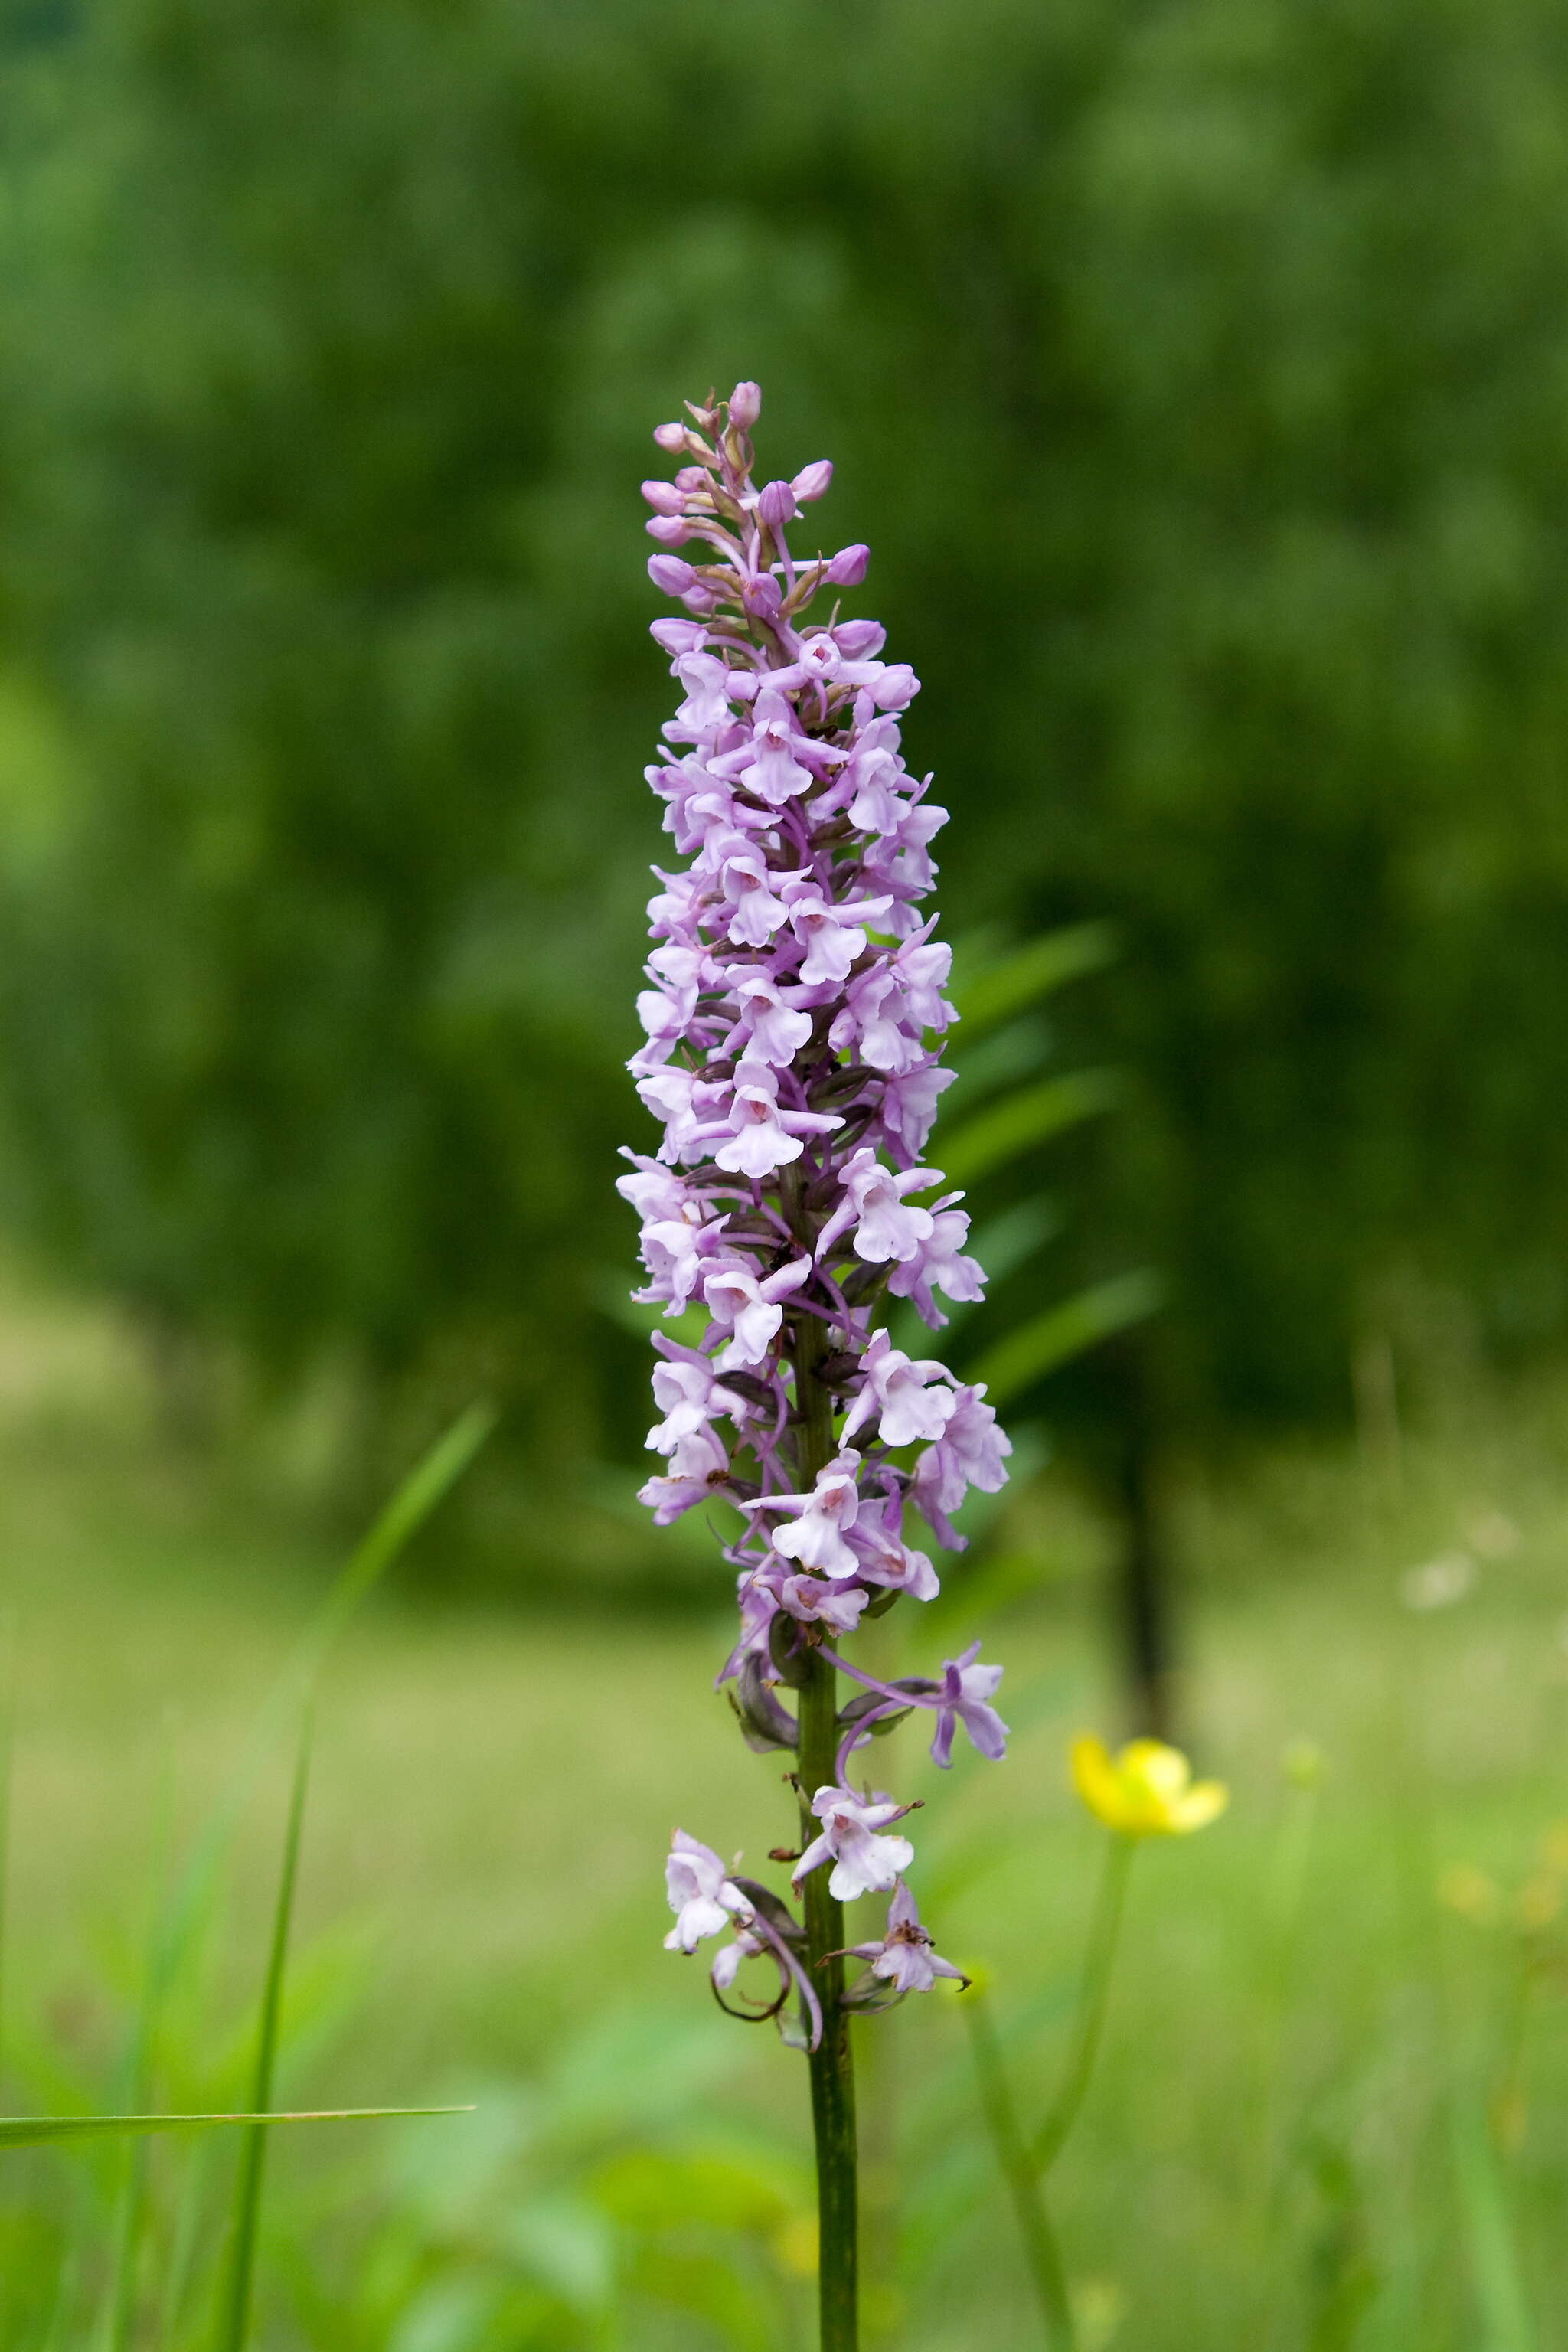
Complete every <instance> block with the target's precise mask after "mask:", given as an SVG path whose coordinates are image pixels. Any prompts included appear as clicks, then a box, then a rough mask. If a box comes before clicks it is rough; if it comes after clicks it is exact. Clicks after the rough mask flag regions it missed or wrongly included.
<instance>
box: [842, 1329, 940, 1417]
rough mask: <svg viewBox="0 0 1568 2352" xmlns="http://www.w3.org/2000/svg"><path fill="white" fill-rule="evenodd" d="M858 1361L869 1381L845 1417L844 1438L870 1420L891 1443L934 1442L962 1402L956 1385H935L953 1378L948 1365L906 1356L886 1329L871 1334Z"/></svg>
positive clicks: (929, 1357) (931, 1357) (929, 1358)
mask: <svg viewBox="0 0 1568 2352" xmlns="http://www.w3.org/2000/svg"><path fill="white" fill-rule="evenodd" d="M860 1364H861V1370H863V1371H864V1373H865V1375H866V1381H865V1385H864V1387H863V1388H862V1389H861V1391H860V1393H859V1395H858V1397H857V1398H856V1400H855V1402H854V1403H853V1404H852V1405H851V1406H850V1408H849V1411H848V1412H847V1415H846V1416H845V1422H844V1434H845V1436H846V1437H853V1436H854V1435H855V1433H856V1432H857V1431H858V1430H859V1429H863V1428H864V1427H865V1425H866V1423H868V1421H876V1422H877V1423H879V1426H880V1429H881V1433H882V1440H883V1443H884V1444H888V1445H913V1444H916V1443H917V1442H924V1443H926V1444H930V1443H931V1442H932V1441H933V1440H934V1439H936V1438H939V1437H941V1435H942V1432H943V1431H944V1430H945V1429H946V1427H947V1425H948V1423H949V1422H950V1421H951V1420H952V1414H953V1412H954V1410H955V1408H956V1406H957V1403H958V1398H957V1396H956V1394H955V1392H954V1391H952V1389H950V1388H945V1387H941V1386H933V1385H932V1383H933V1382H937V1381H946V1380H948V1379H950V1378H951V1377H952V1375H951V1374H950V1373H949V1371H948V1370H947V1367H946V1365H945V1364H939V1363H938V1362H937V1360H936V1359H935V1357H934V1356H927V1357H922V1358H921V1359H919V1360H913V1359H911V1358H910V1357H909V1356H906V1355H905V1353H904V1351H903V1349H901V1348H895V1347H894V1345H893V1343H892V1341H891V1339H889V1337H888V1334H887V1333H886V1331H873V1332H872V1334H871V1337H870V1338H869V1339H868V1341H867V1342H866V1352H865V1354H864V1355H863V1356H862V1358H861V1359H860Z"/></svg>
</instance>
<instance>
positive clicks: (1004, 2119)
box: [959, 1985, 1076, 2352]
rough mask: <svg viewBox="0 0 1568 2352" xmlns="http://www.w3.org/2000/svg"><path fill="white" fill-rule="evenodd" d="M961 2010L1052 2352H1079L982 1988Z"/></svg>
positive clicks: (1055, 2249)
mask: <svg viewBox="0 0 1568 2352" xmlns="http://www.w3.org/2000/svg"><path fill="white" fill-rule="evenodd" d="M959 2007H960V2008H961V2009H962V2010H963V2020H964V2023H965V2024H966V2025H967V2026H968V2028H969V2049H970V2054H971V2056H972V2057H973V2061H974V2076H975V2082H976V2084H977V2085H978V2088H979V2092H980V2105H981V2111H982V2113H983V2114H984V2117H985V2123H986V2128H987V2129H988V2130H989V2132H990V2134H991V2144H992V2146H993V2147H994V2149H995V2152H996V2162H997V2165H998V2167H999V2168H1000V2170H1001V2174H1002V2178H1003V2179H1004V2180H1005V2182H1006V2184H1007V2189H1008V2194H1009V2195H1010V2196H1011V2198H1012V2200H1013V2210H1014V2212H1015V2214H1016V2217H1017V2222H1018V2234H1019V2236H1020V2237H1021V2238H1022V2239H1023V2241H1024V2254H1025V2259H1026V2261H1027V2263H1028V2265H1029V2276H1030V2278H1031V2280H1032V2281H1033V2283H1034V2288H1035V2293H1036V2295H1037V2297H1038V2299H1039V2305H1040V2317H1041V2319H1042V2321H1043V2322H1044V2324H1045V2333H1046V2345H1047V2352H1074V2346H1075V2341H1076V2339H1075V2336H1074V2334H1073V2324H1072V2307H1071V2305H1070V2304H1069V2302H1068V2285H1067V2273H1066V2272H1065V2271H1064V2270H1063V2268H1062V2257H1061V2249H1060V2247H1059V2246H1058V2243H1057V2236H1056V2231H1055V2230H1054V2229H1053V2227H1052V2225H1051V2217H1050V2214H1049V2212H1048V2210H1047V2206H1046V2198H1045V2191H1044V2189H1042V2187H1041V2185H1040V2180H1039V2176H1038V2172H1037V2167H1036V2162H1035V2157H1034V2153H1033V2151H1032V2150H1031V2148H1030V2147H1029V2144H1028V2141H1027V2140H1026V2137H1025V2136H1024V2129H1023V2126H1022V2125H1021V2124H1020V2123H1019V2121H1018V2111H1017V2109H1016V2107H1015V2105H1013V2095H1012V2092H1011V2091H1010V2090H1009V2089H1008V2086H1007V2070H1006V2067H1005V2063H1004V2062H1003V2057H1002V2049H1001V2044H1000V2042H998V2041H997V2038H996V2026H995V2021H994V2019H993V2017H992V2015H991V2008H990V2003H989V2002H988V2001H987V2000H986V1998H985V1995H984V1993H983V1992H982V1991H981V1990H980V1988H979V1987H978V1985H976V1986H973V1987H972V1988H971V1990H969V1991H968V1992H966V1993H964V1994H963V1995H962V1996H961V1997H960V2000H959Z"/></svg>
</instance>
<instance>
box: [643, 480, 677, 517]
mask: <svg viewBox="0 0 1568 2352" xmlns="http://www.w3.org/2000/svg"><path fill="white" fill-rule="evenodd" d="M642 494H643V496H644V498H645V499H647V502H648V504H649V506H650V507H651V508H652V509H653V510H654V512H655V514H660V515H678V514H684V513H685V511H686V500H685V499H684V498H683V497H682V496H681V494H680V491H679V489H678V488H676V486H675V484H674V483H673V482H645V483H644V484H643V486H642Z"/></svg>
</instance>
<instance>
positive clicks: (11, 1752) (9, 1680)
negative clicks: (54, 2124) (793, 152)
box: [0, 1611, 20, 2081]
mask: <svg viewBox="0 0 1568 2352" xmlns="http://www.w3.org/2000/svg"><path fill="white" fill-rule="evenodd" d="M19 1649H20V1636H19V1633H18V1631H17V1624H16V1613H15V1612H14V1611H13V1612H7V1614H6V1617H5V1630H4V1633H3V1635H0V1653H3V1656H4V1666H3V1668H0V2081H3V2080H4V2078H5V2065H4V2058H5V1907H6V1896H7V1894H8V1891H9V1886H10V1876H11V1775H12V1766H13V1761H14V1758H15V1753H16V1684H17V1664H16V1661H17V1654H18V1651H19Z"/></svg>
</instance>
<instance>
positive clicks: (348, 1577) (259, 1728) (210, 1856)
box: [162, 1403, 499, 1982]
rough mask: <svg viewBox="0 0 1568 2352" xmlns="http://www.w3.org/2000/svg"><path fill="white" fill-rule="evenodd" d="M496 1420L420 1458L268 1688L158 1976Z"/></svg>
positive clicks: (170, 1970)
mask: <svg viewBox="0 0 1568 2352" xmlns="http://www.w3.org/2000/svg"><path fill="white" fill-rule="evenodd" d="M498 1419H499V1415H498V1414H497V1412H496V1411H495V1409H494V1408H493V1406H490V1405H489V1404H482V1403H481V1404H471V1405H469V1406H468V1408H467V1410H466V1411H465V1412H461V1413H459V1414H458V1418H457V1420H456V1421H455V1422H453V1423H452V1424H451V1426H450V1427H449V1428H448V1429H447V1430H445V1431H443V1433H442V1434H441V1435H440V1436H439V1437H438V1438H437V1440H436V1442H435V1444H433V1445H432V1446H431V1447H430V1448H429V1450H428V1451H427V1452H426V1453H425V1454H422V1455H421V1456H420V1458H419V1460H418V1461H417V1462H416V1464H415V1465H414V1467H413V1469H412V1470H411V1471H410V1472H409V1474H408V1475H407V1477H406V1478H405V1480H404V1481H403V1484H402V1485H401V1486H399V1487H398V1488H397V1490H396V1492H395V1495H394V1496H393V1497H392V1500H391V1501H390V1502H389V1503H388V1504H387V1505H386V1506H385V1507H384V1510H383V1511H382V1512H381V1513H380V1515H379V1517H377V1518H376V1520H375V1521H374V1525H373V1526H372V1528H370V1531H369V1533H368V1534H367V1535H366V1536H365V1537H364V1538H363V1540H362V1541H361V1542H360V1543H359V1545H358V1546H357V1547H356V1548H355V1549H354V1550H353V1552H352V1553H351V1554H350V1556H349V1558H348V1559H347V1560H346V1561H345V1562H344V1564H343V1566H342V1569H341V1570H339V1572H338V1574H337V1576H336V1577H335V1578H334V1580H333V1581H332V1583H331V1586H330V1588H329V1589H328V1591H327V1592H326V1594H325V1596H324V1597H323V1599H322V1601H321V1603H320V1605H319V1607H318V1608H317V1609H316V1611H315V1612H314V1614H313V1616H312V1617H311V1619H310V1622H309V1623H308V1625H307V1626H306V1628H305V1631H304V1633H302V1634H301V1635H300V1640H299V1642H298V1643H297V1644H296V1645H295V1649H294V1653H293V1655H292V1656H291V1657H290V1659H289V1662H288V1664H286V1665H285V1667H284V1668H283V1670H282V1672H281V1673H280V1674H279V1677H278V1679H277V1681H276V1682H275V1683H274V1684H273V1685H272V1688H271V1690H270V1691H269V1692H268V1696H267V1697H266V1698H265V1699H264V1700H263V1701H262V1704H261V1706H260V1708H259V1710H258V1714H257V1717H256V1719H255V1721H254V1722H253V1724H252V1726H251V1728H250V1734H249V1737H248V1738H247V1741H246V1744H245V1747H244V1749H243V1750H242V1752H241V1754H240V1758H239V1760H238V1762H237V1765H236V1766H235V1769H234V1770H233V1772H232V1773H231V1775H230V1777H229V1780H228V1783H227V1786H226V1789H225V1790H223V1792H222V1793H221V1795H220V1796H219V1798H218V1801H217V1803H216V1806H215V1807H214V1810H213V1811H212V1812H211V1813H210V1814H209V1816H208V1818H207V1821H206V1823H205V1827H204V1829H203V1830H202V1832H200V1834H199V1836H198V1837H197V1839H196V1842H195V1847H194V1848H193V1850H192V1853H191V1856H190V1859H189V1861H188V1862H187V1864H186V1865H185V1868H184V1873H183V1874H182V1877H181V1881H180V1884H179V1885H178V1886H177V1888H176V1889H175V1892H174V1898H173V1900H172V1901H171V1904H170V1906H169V1914H168V1918H167V1921H166V1925H165V1931H164V1940H163V1964H162V1965H163V1979H164V1981H165V1982H167V1980H168V1979H169V1978H170V1977H171V1976H172V1975H173V1974H174V1969H176V1968H177V1967H178V1965H179V1962H180V1959H181V1958H182V1956H183V1954H184V1950H185V1948H186V1947H187V1945H188V1943H189V1941H190V1938H191V1936H192V1935H193V1933H194V1932H195V1927H196V1926H197V1924H198V1923H199V1921H200V1919H201V1917H202V1914H203V1908H204V1906H205V1902H206V1901H207V1898H208V1895H209V1892H210V1889H211V1885H212V1882H213V1879H214V1877H215V1876H216V1872H217V1868H218V1865H219V1864H220V1863H221V1861H222V1859H223V1856H224V1853H225V1852H226V1849H227V1846H228V1842H229V1839H230V1838H231V1836H232V1835H233V1832H234V1825H235V1822H237V1819H238V1817H239V1813H240V1811H241V1808H242V1807H243V1805H244V1803H245V1801H246V1798H247V1796H248V1794H249V1792H250V1789H251V1785H252V1783H253V1782H254V1780H255V1778H256V1775H257V1772H258V1769H260V1765H261V1760H262V1758H263V1757H264V1756H265V1755H266V1753H267V1750H268V1747H269V1745H270V1744H271V1741H272V1738H273V1737H274V1734H275V1733H276V1731H277V1729H278V1727H279V1724H280V1723H281V1722H283V1721H284V1720H286V1718H287V1717H288V1713H289V1708H290V1706H294V1705H296V1704H297V1703H298V1700H299V1696H300V1692H301V1690H302V1689H305V1688H308V1687H309V1685H310V1684H311V1683H312V1682H313V1680H314V1679H315V1677H316V1676H317V1675H319V1674H320V1673H321V1667H322V1665H323V1664H324V1663H325V1661H326V1658H327V1656H328V1654H329V1652H330V1651H331V1647H332V1644H333V1643H334V1642H336V1640H337V1639H338V1637H339V1635H340V1634H341V1633H342V1631H343V1629H344V1627H345V1626H346V1625H347V1623H348V1622H349V1620H350V1618H351V1617H352V1616H353V1613H354V1612H355V1610H356V1609H358V1608H359V1607H360V1605H361V1603H362V1602H363V1601H365V1600H366V1599H367V1598H368V1596H369V1594H370V1593H371V1591H373V1590H374V1586H375V1585H376V1584H377V1583H378V1582H379V1581H380V1580H381V1578H382V1577H383V1576H384V1575H385V1573H386V1571H387V1570H388V1569H389V1568H390V1567H391V1566H392V1564H393V1562H394V1561H395V1559H397V1557H398V1554H399V1553H400V1552H401V1551H402V1550H403V1549H405V1546H406V1545H407V1544H408V1543H409V1542H410V1541H411V1540H412V1538H414V1537H415V1536H416V1534H417V1533H418V1531H419V1529H420V1528H422V1527H423V1526H424V1524H425V1522H426V1519H427V1518H428V1517H430V1514H431V1512H432V1511H434V1510H435V1508H436V1507H437V1504H438V1503H440V1502H441V1501H442V1500H443V1499H444V1498H445V1497H446V1496H447V1495H448V1494H449V1493H450V1492H451V1490H452V1488H453V1487H454V1486H456V1484H457V1482H458V1479H459V1478H460V1477H461V1476H462V1475H463V1472H464V1471H465V1470H466V1469H467V1468H468V1465H469V1463H470V1462H471V1461H472V1460H473V1458H474V1456H475V1455H476V1454H478V1452H479V1448H480V1446H481V1445H483V1444H484V1443H485V1440H486V1439H487V1438H488V1437H489V1433H490V1432H491V1431H492V1430H493V1429H494V1427H495V1425H496V1422H497V1420H498Z"/></svg>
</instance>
